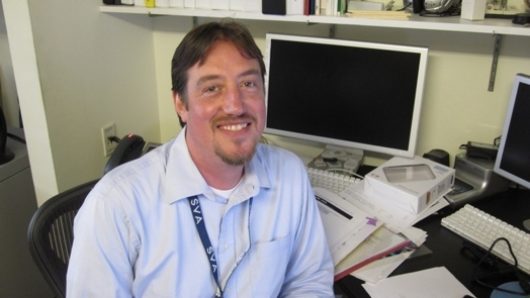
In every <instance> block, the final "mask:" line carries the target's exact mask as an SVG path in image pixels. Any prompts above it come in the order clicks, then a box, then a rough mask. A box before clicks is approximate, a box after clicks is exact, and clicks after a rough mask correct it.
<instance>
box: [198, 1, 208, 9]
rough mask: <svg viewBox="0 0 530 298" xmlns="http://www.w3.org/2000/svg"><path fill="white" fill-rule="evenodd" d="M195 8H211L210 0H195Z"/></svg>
mask: <svg viewBox="0 0 530 298" xmlns="http://www.w3.org/2000/svg"><path fill="white" fill-rule="evenodd" d="M195 8H201V9H211V8H212V0H195Z"/></svg>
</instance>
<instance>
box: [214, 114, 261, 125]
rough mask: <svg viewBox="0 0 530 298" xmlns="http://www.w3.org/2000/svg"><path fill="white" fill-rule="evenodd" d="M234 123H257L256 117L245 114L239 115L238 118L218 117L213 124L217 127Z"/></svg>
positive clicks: (229, 116)
mask: <svg viewBox="0 0 530 298" xmlns="http://www.w3.org/2000/svg"><path fill="white" fill-rule="evenodd" d="M232 122H251V123H255V122H256V117H254V116H252V115H250V114H247V113H245V114H241V115H238V116H231V115H222V116H218V117H216V118H214V119H213V123H214V124H215V125H219V124H226V123H232Z"/></svg>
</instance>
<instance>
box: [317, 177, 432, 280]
mask: <svg viewBox="0 0 530 298" xmlns="http://www.w3.org/2000/svg"><path fill="white" fill-rule="evenodd" d="M359 185H360V186H361V187H362V184H359ZM314 191H315V195H316V199H317V201H318V206H319V210H320V214H321V216H322V221H323V224H324V228H325V230H326V236H327V240H328V244H329V247H330V250H331V254H332V257H333V262H334V264H335V280H339V279H341V278H343V277H344V276H346V275H348V274H351V273H353V272H356V271H357V270H358V269H360V268H363V267H365V266H367V265H368V264H373V263H378V262H381V260H382V259H385V258H387V257H388V256H390V255H395V254H398V253H399V254H400V255H401V256H404V255H405V253H406V252H408V251H411V250H414V249H415V248H416V247H418V246H420V245H421V244H422V243H423V242H424V241H425V238H426V233H425V232H423V231H422V230H419V229H416V228H413V227H410V226H409V227H408V228H406V229H405V228H404V229H402V231H401V232H399V233H396V232H394V231H392V230H391V229H389V228H387V227H386V226H385V225H384V222H383V221H382V220H380V219H379V218H378V217H376V216H374V215H372V214H377V213H372V212H369V211H368V212H367V211H366V210H363V209H362V208H360V207H359V206H358V201H356V200H350V199H349V198H348V197H345V196H344V195H343V196H341V195H338V194H335V193H333V192H331V191H329V190H326V189H323V188H318V187H315V188H314ZM394 259H395V258H394ZM403 260H404V259H403ZM395 266H397V265H395ZM385 268H389V267H388V266H386V267H385ZM394 268H395V267H394ZM392 270H393V269H392ZM392 270H387V271H388V272H387V273H385V274H383V277H386V276H388V274H390V273H391V272H392ZM378 275H381V274H380V273H379V274H378Z"/></svg>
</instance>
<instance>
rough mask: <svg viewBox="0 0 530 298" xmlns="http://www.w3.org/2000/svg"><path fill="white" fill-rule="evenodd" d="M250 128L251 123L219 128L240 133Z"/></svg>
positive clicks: (220, 126)
mask: <svg viewBox="0 0 530 298" xmlns="http://www.w3.org/2000/svg"><path fill="white" fill-rule="evenodd" d="M248 126H250V123H248V122H247V123H240V124H230V125H219V126H218V127H219V128H220V129H223V130H228V131H240V130H243V129H245V128H247V127H248Z"/></svg>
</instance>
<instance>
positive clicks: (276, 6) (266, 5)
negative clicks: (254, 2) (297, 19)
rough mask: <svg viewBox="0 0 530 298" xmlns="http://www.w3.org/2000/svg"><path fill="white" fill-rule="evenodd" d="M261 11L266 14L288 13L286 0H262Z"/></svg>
mask: <svg viewBox="0 0 530 298" xmlns="http://www.w3.org/2000/svg"><path fill="white" fill-rule="evenodd" d="M261 12H262V13H264V14H276V15H285V14H286V0H262V2H261Z"/></svg>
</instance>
